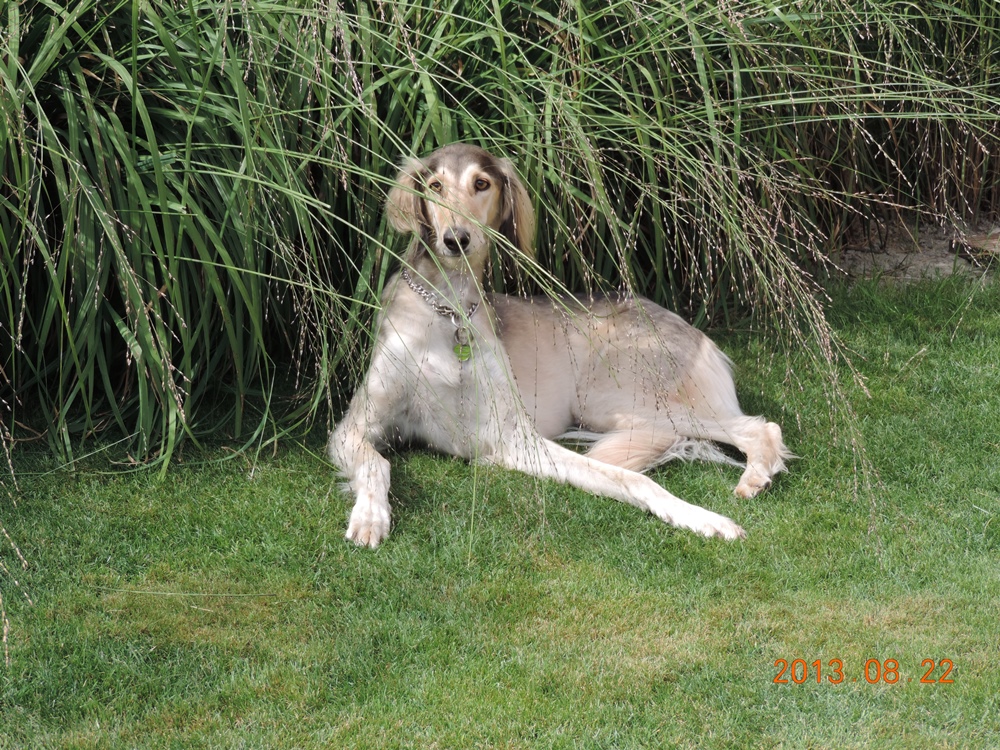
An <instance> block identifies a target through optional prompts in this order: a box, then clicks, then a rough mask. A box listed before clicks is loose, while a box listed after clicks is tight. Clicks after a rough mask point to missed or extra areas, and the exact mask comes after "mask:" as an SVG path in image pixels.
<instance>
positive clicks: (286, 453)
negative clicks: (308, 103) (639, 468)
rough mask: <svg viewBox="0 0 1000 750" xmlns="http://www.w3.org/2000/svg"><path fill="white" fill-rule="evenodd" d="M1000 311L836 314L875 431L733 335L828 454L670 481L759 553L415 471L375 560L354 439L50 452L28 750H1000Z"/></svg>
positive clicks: (788, 411) (628, 512)
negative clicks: (754, 475) (268, 448)
mask: <svg viewBox="0 0 1000 750" xmlns="http://www.w3.org/2000/svg"><path fill="white" fill-rule="evenodd" d="M973 291H974V290H973V288H972V287H970V286H967V285H963V284H962V283H958V282H948V283H927V284H922V285H919V286H915V287H907V288H905V289H899V290H897V289H888V288H885V287H879V286H876V285H874V284H864V285H861V286H858V287H855V288H854V289H853V290H850V291H838V292H836V293H835V294H834V302H833V305H832V308H831V310H830V317H831V320H832V321H833V322H834V325H835V328H836V330H837V331H838V333H839V335H840V336H841V337H842V339H843V341H844V343H845V344H846V345H847V346H848V347H849V348H850V349H851V350H852V351H853V361H854V363H855V365H856V367H857V368H858V370H859V372H860V374H861V375H862V376H863V377H864V379H865V383H866V385H867V388H868V390H869V391H870V393H871V397H870V398H867V397H865V396H864V395H863V394H862V391H861V390H860V389H859V388H858V387H857V386H855V385H853V381H852V380H851V377H850V375H849V373H848V372H847V370H846V369H844V370H842V371H841V372H840V378H841V382H842V384H843V386H844V392H845V393H846V395H847V396H848V397H849V398H850V400H851V404H852V405H853V407H854V410H855V415H856V424H857V426H858V429H859V434H858V435H854V433H852V432H851V425H850V422H849V420H847V419H846V418H845V417H844V411H843V410H842V409H838V410H832V409H831V405H830V402H829V396H828V395H827V394H828V390H829V388H828V380H827V379H826V376H824V375H821V374H817V373H815V372H812V371H810V370H809V369H807V367H808V361H807V359H806V357H805V356H804V355H803V356H801V358H799V355H791V358H790V359H789V358H786V357H783V356H782V357H775V358H772V357H771V355H770V354H769V353H768V352H767V351H766V348H765V346H764V345H763V344H762V343H761V342H759V341H758V340H756V338H754V337H751V336H749V335H745V334H740V333H733V334H729V335H725V336H723V335H718V334H717V335H716V338H717V339H718V340H719V341H720V342H721V343H722V345H723V347H724V348H725V349H726V351H727V352H728V353H729V354H730V355H731V356H733V358H734V359H735V360H736V362H737V365H738V383H739V386H740V391H741V394H742V398H743V403H744V406H745V407H746V409H747V411H750V412H763V413H765V414H766V415H767V416H768V417H769V418H771V419H774V420H776V421H780V422H782V423H783V425H784V428H785V436H786V439H787V441H788V443H789V445H790V446H791V447H792V449H793V450H794V451H796V453H797V454H798V455H799V456H800V457H801V458H800V459H799V460H797V461H795V462H793V463H792V464H791V467H790V468H791V471H790V472H789V473H788V474H786V475H783V476H782V477H780V479H779V480H778V481H777V482H776V484H775V486H774V487H773V488H772V489H771V490H770V491H768V492H767V493H765V494H763V495H761V496H760V497H758V498H756V499H755V500H752V501H741V500H738V499H737V498H735V497H734V496H733V495H732V494H731V490H732V487H733V486H734V485H735V483H736V480H737V478H738V476H739V471H738V470H737V469H734V468H731V467H720V466H716V465H703V464H696V465H673V466H668V467H665V468H664V469H663V470H661V471H658V472H657V473H656V474H655V477H656V479H657V480H658V481H660V482H662V483H663V484H665V485H666V486H668V487H669V488H670V489H671V490H672V491H673V492H674V493H676V494H678V495H680V496H681V497H685V498H687V499H689V500H691V501H693V502H698V503H703V504H705V505H706V506H708V507H710V508H712V509H714V510H717V511H719V512H721V513H724V514H726V515H729V516H731V517H732V518H734V519H736V520H737V521H738V522H739V523H740V524H741V525H743V526H744V527H745V528H746V529H747V531H748V534H749V535H748V538H747V539H746V540H745V541H743V542H739V543H733V544H727V543H723V542H719V541H714V540H704V539H701V538H698V537H696V536H694V535H693V534H690V533H686V532H680V531H676V530H674V529H671V528H668V527H667V526H665V525H663V524H661V523H659V522H658V521H656V520H655V519H653V518H652V517H651V516H648V515H644V514H642V513H640V512H638V511H636V510H635V509H634V508H631V507H628V506H625V505H621V504H618V503H615V502H613V501H610V500H606V499H601V498H595V497H590V496H587V495H584V494H581V493H578V492H576V491H573V490H570V489H568V488H565V487H561V486H557V485H553V484H548V483H538V482H536V481H534V480H531V479H528V478H525V477H522V476H520V475H515V474H510V473H507V472H503V471H500V470H496V469H488V468H482V467H480V468H475V467H471V466H469V465H467V464H465V463H462V462H459V461H455V460H452V459H448V458H441V457H437V456H433V455H431V454H428V453H424V452H410V453H406V454H402V455H399V456H396V457H395V458H394V461H393V490H394V494H395V498H396V502H395V523H396V525H395V528H394V531H393V534H392V536H391V537H390V538H389V540H388V542H387V543H386V544H385V545H383V547H381V548H380V549H378V550H377V551H375V552H372V551H368V550H362V549H356V548H354V547H353V546H352V545H350V544H348V543H346V542H345V541H344V540H343V538H342V537H343V529H344V524H345V521H346V517H347V511H348V502H347V500H346V498H345V497H344V496H342V495H341V494H339V489H338V485H337V482H336V481H335V478H334V476H333V474H332V471H331V470H330V468H329V467H328V466H327V465H326V464H325V463H324V461H323V460H322V458H321V454H322V440H321V438H320V437H317V438H316V439H315V440H314V441H313V442H310V443H309V444H307V445H296V444H286V445H284V446H283V447H282V449H281V451H280V453H279V455H277V456H276V457H271V456H270V455H268V456H261V457H259V458H257V459H252V458H248V457H237V458H233V459H231V460H229V461H225V462H219V461H216V460H213V459H218V458H221V457H223V456H226V455H228V454H227V453H226V452H225V451H224V450H222V449H221V448H220V449H219V450H218V451H217V452H216V453H211V454H208V455H205V456H201V457H200V458H201V459H202V460H201V461H199V460H198V459H199V456H198V455H194V454H192V453H191V452H190V451H188V452H187V453H186V454H185V456H184V457H183V460H182V461H181V463H179V464H178V465H177V466H176V467H175V468H172V469H171V471H170V472H169V473H168V475H167V477H166V478H165V479H163V480H159V479H157V478H156V476H155V475H153V474H149V473H115V472H113V471H109V470H108V468H107V466H106V464H105V463H102V462H101V461H100V460H95V461H93V462H91V463H90V464H89V468H88V469H81V470H80V471H78V472H76V473H75V474H70V473H67V472H64V471H59V470H57V469H55V468H54V464H52V463H51V462H50V461H48V460H47V459H45V458H43V457H41V456H38V455H30V454H24V453H22V454H20V455H18V456H17V458H16V461H17V466H18V469H19V471H20V472H21V477H20V491H19V492H18V493H17V504H16V507H12V506H11V505H10V503H9V502H6V501H5V504H4V505H3V506H2V508H3V510H2V518H3V521H4V524H5V526H6V528H7V530H8V532H9V533H10V535H11V537H12V538H13V539H14V540H15V541H16V542H17V544H18V545H19V547H20V550H21V551H22V552H23V554H24V556H25V558H26V559H27V560H28V561H29V563H30V564H29V567H28V569H27V570H22V569H21V567H20V563H19V562H18V559H17V557H16V556H15V555H14V553H13V551H12V550H11V548H10V546H9V545H7V544H6V543H4V547H3V549H2V551H0V562H2V563H3V565H5V566H6V568H7V569H8V570H9V575H2V577H0V585H2V594H3V604H4V606H5V608H6V613H7V616H8V618H9V620H10V625H11V627H10V633H9V636H8V647H9V658H10V664H9V666H3V665H2V663H0V748H4V749H6V748H185V750H186V749H187V748H257V747H263V748H268V747H272V748H334V747H415V748H432V747H439V748H454V747H469V748H480V747H504V748H528V747H540V748H550V747H566V748H569V747H573V748H577V747H593V748H611V747H623V748H625V747H629V748H631V747H670V746H678V747H731V748H748V747H754V748H760V747H786V748H804V747H810V748H849V747H875V746H878V747H889V746H892V747H894V748H896V747H903V748H906V747H928V748H930V747H934V748H938V747H948V748H952V747H973V748H980V747H981V748H987V747H997V746H1000V646H998V641H1000V638H998V633H1000V625H998V623H1000V519H998V516H1000V427H998V425H1000V285H998V284H996V283H994V284H992V285H991V286H989V287H988V288H986V289H985V290H979V291H977V292H976V293H975V295H974V296H970V295H973ZM789 372H791V373H792V377H787V376H786V374H787V373H789ZM852 437H857V438H858V445H859V446H863V451H864V452H863V454H861V456H860V458H859V456H858V455H856V454H855V453H854V451H853V450H852ZM866 462H867V464H868V465H870V466H871V467H872V471H869V472H859V470H858V469H859V467H863V466H864V465H865V464H866ZM12 576H13V577H16V578H17V579H18V581H19V582H20V588H18V587H17V586H15V585H14V583H13V578H12ZM26 596H30V598H31V602H33V603H32V604H29V603H28V601H27V599H26ZM796 659H802V660H804V664H803V663H802V662H796V664H795V670H792V668H791V667H792V662H793V660H796ZM777 660H785V661H787V662H788V664H789V669H788V670H787V671H785V672H784V677H785V678H786V679H788V682H787V684H775V682H774V680H775V678H776V676H778V675H779V671H780V667H779V666H775V662H776V661H777ZM817 660H818V661H819V662H820V667H821V681H820V682H817V681H816V665H815V662H816V661H817ZM835 660H839V662H840V664H841V667H840V670H839V674H840V675H841V676H842V678H841V681H840V682H839V683H838V684H834V683H833V682H831V681H829V678H831V677H832V678H833V679H835V680H836V679H838V671H837V663H836V661H835ZM869 660H877V663H875V662H874V661H872V662H869ZM889 660H894V661H895V662H896V664H898V671H894V670H892V667H893V664H892V663H888V662H889ZM925 660H933V664H932V666H933V669H930V674H929V677H928V679H930V680H933V681H932V682H929V683H922V682H921V681H920V680H921V677H922V676H923V675H924V674H925V673H926V672H928V670H929V666H928V665H925V666H922V664H923V663H924V662H925ZM946 660H947V661H946ZM866 662H867V663H868V667H869V672H868V675H869V677H876V676H879V675H881V679H879V680H878V681H877V682H875V683H874V684H871V683H869V681H868V680H867V679H866V678H865V673H864V670H865V665H866ZM949 662H950V664H951V665H953V666H952V668H951V671H950V673H949V674H948V675H947V678H948V679H951V680H952V682H949V683H944V682H939V680H940V679H941V678H942V677H944V676H945V671H946V670H947V668H948V666H947V665H948V663H949ZM803 675H805V676H806V678H807V679H806V680H805V681H804V682H802V683H801V684H796V682H795V680H793V679H792V678H793V677H794V678H795V679H801V678H802V677H803ZM897 677H898V680H897V681H895V682H887V681H886V678H888V679H889V680H894V679H895V678H897Z"/></svg>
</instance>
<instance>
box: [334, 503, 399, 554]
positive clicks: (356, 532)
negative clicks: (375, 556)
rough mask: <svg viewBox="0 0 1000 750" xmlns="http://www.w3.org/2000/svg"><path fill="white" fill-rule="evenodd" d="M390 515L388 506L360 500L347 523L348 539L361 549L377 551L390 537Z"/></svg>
mask: <svg viewBox="0 0 1000 750" xmlns="http://www.w3.org/2000/svg"><path fill="white" fill-rule="evenodd" d="M389 524H390V513H389V506H388V504H384V505H383V504H381V503H372V502H368V501H365V500H358V501H357V502H356V503H355V504H354V509H353V510H352V511H351V519H350V521H348V523H347V534H346V535H345V536H346V538H347V539H350V540H351V541H352V542H354V543H355V544H357V545H358V546H359V547H371V548H372V549H375V547H378V545H379V544H380V543H381V542H382V540H383V539H385V538H386V537H387V536H389Z"/></svg>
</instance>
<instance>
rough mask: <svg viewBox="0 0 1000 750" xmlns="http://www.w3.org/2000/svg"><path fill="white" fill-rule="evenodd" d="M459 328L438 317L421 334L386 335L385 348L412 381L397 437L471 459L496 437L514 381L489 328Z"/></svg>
mask: <svg viewBox="0 0 1000 750" xmlns="http://www.w3.org/2000/svg"><path fill="white" fill-rule="evenodd" d="M413 330H414V329H412V328H411V329H410V333H411V334H412V332H413ZM458 330H459V329H458V327H457V326H455V325H453V324H452V323H451V321H450V320H448V319H445V318H441V319H439V320H434V321H433V322H432V323H431V324H430V325H429V326H427V330H426V332H425V333H424V335H419V336H414V335H395V336H389V337H387V338H386V340H385V341H384V346H385V349H384V351H385V354H386V356H388V357H389V358H391V359H392V360H393V361H394V364H395V368H398V369H397V372H399V374H400V375H401V380H403V381H404V382H407V383H409V384H410V388H409V391H408V393H407V394H406V397H405V398H404V399H403V401H402V403H401V404H400V407H401V411H400V413H399V415H398V419H397V428H398V429H399V431H400V433H401V437H403V438H406V439H417V440H421V441H424V442H426V443H428V444H429V445H430V446H432V447H434V448H437V449H438V450H442V451H446V452H449V453H453V454H457V455H461V456H465V457H467V458H473V457H475V456H482V455H484V454H486V453H489V452H491V451H492V449H493V446H494V445H495V444H496V442H497V440H498V439H499V437H498V436H496V437H494V433H498V431H499V430H500V429H502V428H501V427H500V426H501V425H502V424H504V423H506V422H507V421H508V420H507V415H506V412H508V411H509V409H510V408H511V406H512V405H513V403H514V400H513V399H512V398H511V394H510V389H511V388H512V387H513V381H512V379H511V377H510V376H509V370H508V368H507V367H506V366H505V365H504V361H503V359H502V355H501V354H500V353H499V352H498V350H497V346H498V342H497V340H496V338H495V336H494V335H493V334H492V331H482V330H480V329H479V328H478V327H475V326H470V327H469V328H468V329H467V331H466V332H464V333H462V332H461V331H459V333H458V335H457V336H456V331H458ZM487 436H489V437H487ZM484 438H485V439H484Z"/></svg>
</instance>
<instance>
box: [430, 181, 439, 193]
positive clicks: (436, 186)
mask: <svg viewBox="0 0 1000 750" xmlns="http://www.w3.org/2000/svg"><path fill="white" fill-rule="evenodd" d="M427 187H429V188H430V189H431V190H432V191H433V192H435V193H440V192H441V181H440V180H434V181H432V182H429V183H427Z"/></svg>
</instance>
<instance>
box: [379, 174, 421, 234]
mask: <svg viewBox="0 0 1000 750" xmlns="http://www.w3.org/2000/svg"><path fill="white" fill-rule="evenodd" d="M423 169H424V166H423V164H421V163H420V161H419V160H418V159H407V160H406V161H405V162H403V165H402V166H401V167H400V169H399V173H398V174H397V175H396V184H395V185H393V187H392V189H391V190H390V191H389V196H388V198H386V201H385V212H386V216H388V218H389V223H390V224H392V226H393V228H394V229H395V230H396V231H397V232H402V233H403V234H407V233H414V234H416V233H417V232H419V231H420V201H421V200H422V197H421V193H420V182H419V176H420V174H421V172H423Z"/></svg>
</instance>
